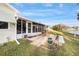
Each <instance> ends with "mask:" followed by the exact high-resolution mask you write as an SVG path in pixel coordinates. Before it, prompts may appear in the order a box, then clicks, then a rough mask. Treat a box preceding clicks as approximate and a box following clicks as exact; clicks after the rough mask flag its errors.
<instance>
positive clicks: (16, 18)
mask: <svg viewBox="0 0 79 59" xmlns="http://www.w3.org/2000/svg"><path fill="white" fill-rule="evenodd" d="M15 20H16V24H15V32H16V34H15V35H17V20H18V17H17V16H16V15H15ZM15 37H16V36H15ZM15 41H16V43H17V44H18V45H19V44H20V42H19V41H18V40H17V38H16V39H15Z"/></svg>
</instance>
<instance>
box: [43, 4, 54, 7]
mask: <svg viewBox="0 0 79 59" xmlns="http://www.w3.org/2000/svg"><path fill="white" fill-rule="evenodd" d="M44 6H45V7H52V4H51V3H46V4H44Z"/></svg>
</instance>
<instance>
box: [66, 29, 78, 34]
mask: <svg viewBox="0 0 79 59" xmlns="http://www.w3.org/2000/svg"><path fill="white" fill-rule="evenodd" d="M66 32H69V33H73V34H78V35H79V30H67V31H66Z"/></svg>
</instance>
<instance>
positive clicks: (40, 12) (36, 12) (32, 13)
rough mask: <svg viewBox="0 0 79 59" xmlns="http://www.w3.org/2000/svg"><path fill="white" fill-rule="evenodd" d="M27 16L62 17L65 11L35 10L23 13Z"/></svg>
mask: <svg viewBox="0 0 79 59" xmlns="http://www.w3.org/2000/svg"><path fill="white" fill-rule="evenodd" d="M22 13H23V14H24V15H26V16H35V15H36V16H49V15H50V16H51V15H53V14H54V15H62V14H63V13H64V11H61V10H57V9H33V10H24V11H23V12H22Z"/></svg>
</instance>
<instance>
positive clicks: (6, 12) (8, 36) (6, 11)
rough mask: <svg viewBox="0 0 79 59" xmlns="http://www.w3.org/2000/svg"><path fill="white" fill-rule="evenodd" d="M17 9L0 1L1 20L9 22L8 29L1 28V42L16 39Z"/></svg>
mask: <svg viewBox="0 0 79 59" xmlns="http://www.w3.org/2000/svg"><path fill="white" fill-rule="evenodd" d="M14 17H15V11H13V10H12V9H10V7H9V6H7V5H6V4H2V3H0V21H4V22H8V29H0V43H4V42H7V41H11V40H15V39H16V20H15V18H14Z"/></svg>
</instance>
